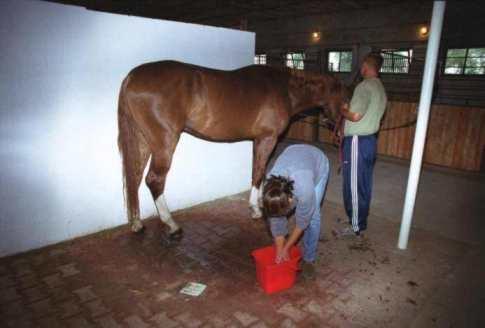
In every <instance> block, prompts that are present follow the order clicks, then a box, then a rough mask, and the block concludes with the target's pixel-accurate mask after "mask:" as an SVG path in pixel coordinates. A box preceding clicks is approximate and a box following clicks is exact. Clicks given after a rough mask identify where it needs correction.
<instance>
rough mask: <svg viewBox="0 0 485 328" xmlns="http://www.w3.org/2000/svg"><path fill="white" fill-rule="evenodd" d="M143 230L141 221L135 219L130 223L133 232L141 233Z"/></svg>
mask: <svg viewBox="0 0 485 328" xmlns="http://www.w3.org/2000/svg"><path fill="white" fill-rule="evenodd" d="M144 230H145V227H144V226H143V223H141V221H135V222H133V223H132V224H131V231H133V232H134V233H141V232H143V231H144Z"/></svg>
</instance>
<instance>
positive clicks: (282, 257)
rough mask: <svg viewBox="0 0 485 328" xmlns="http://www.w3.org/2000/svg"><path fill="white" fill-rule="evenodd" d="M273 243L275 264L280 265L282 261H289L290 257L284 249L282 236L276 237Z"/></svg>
mask: <svg viewBox="0 0 485 328" xmlns="http://www.w3.org/2000/svg"><path fill="white" fill-rule="evenodd" d="M274 243H275V248H276V257H275V263H276V264H280V263H282V262H284V261H288V260H289V259H290V256H289V254H288V248H286V247H285V243H286V240H285V237H283V236H278V237H276V238H275V240H274Z"/></svg>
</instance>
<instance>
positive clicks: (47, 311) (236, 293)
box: [0, 194, 483, 328]
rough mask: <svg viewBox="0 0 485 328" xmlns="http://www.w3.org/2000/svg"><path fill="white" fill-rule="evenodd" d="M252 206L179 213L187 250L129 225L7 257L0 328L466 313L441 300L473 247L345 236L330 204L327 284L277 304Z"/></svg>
mask: <svg viewBox="0 0 485 328" xmlns="http://www.w3.org/2000/svg"><path fill="white" fill-rule="evenodd" d="M246 199H247V194H242V195H236V196H233V197H229V198H225V199H223V200H218V201H214V202H210V203H206V204H203V205H200V206H196V207H194V208H191V209H188V210H183V211H179V212H177V213H175V214H174V217H175V218H176V219H177V220H178V221H179V222H180V224H181V225H182V227H183V228H184V231H185V235H184V238H183V240H182V241H181V242H180V243H179V244H177V245H169V246H168V245H166V244H164V243H162V242H161V240H162V238H161V231H162V225H161V223H160V222H159V220H158V219H149V220H146V221H145V225H146V229H145V231H144V233H142V234H133V233H131V232H130V231H129V229H128V227H127V226H123V227H120V228H116V229H113V230H109V231H105V232H101V233H98V234H95V235H92V236H88V237H84V238H80V239H76V240H73V241H69V242H65V243H61V244H58V245H55V246H51V247H47V248H43V249H39V250H35V251H32V252H29V253H25V254H21V255H17V256H12V257H8V258H3V259H0V322H1V324H0V326H2V327H15V328H21V327H103V328H116V327H129V328H143V327H168V328H171V327H409V326H411V325H412V324H413V322H415V319H416V318H420V326H422V327H434V326H435V327H450V326H453V324H457V323H459V320H460V319H459V318H458V319H457V318H456V317H454V318H453V317H452V318H449V317H447V318H446V320H447V321H446V322H444V323H443V322H442V321H440V320H443V318H444V317H443V316H442V315H440V313H439V312H437V311H438V310H440V309H441V312H443V311H442V310H443V309H442V308H440V307H438V305H439V302H436V300H434V301H433V295H436V292H437V291H443V290H442V286H444V285H445V286H446V284H448V285H449V284H450V281H451V280H453V277H454V274H455V271H456V269H457V267H459V264H460V260H461V259H462V258H463V257H464V256H465V255H466V254H469V252H471V251H476V250H474V249H473V247H472V246H470V245H466V244H462V243H459V242H454V241H451V240H448V239H444V238H441V237H438V236H436V235H433V234H432V233H429V232H424V231H414V232H413V243H412V244H411V247H410V249H409V250H408V251H405V252H403V251H398V250H397V249H396V238H397V229H398V227H397V225H396V224H395V223H391V222H390V221H387V220H385V219H382V218H376V217H371V218H370V221H369V222H370V224H369V226H370V228H369V233H368V234H367V235H366V237H365V238H363V239H349V240H346V239H335V238H334V237H333V236H332V234H331V233H329V231H330V229H331V228H332V227H333V226H335V225H338V222H337V220H336V218H338V217H342V212H341V209H340V208H339V207H338V206H336V205H334V204H328V203H326V204H325V206H324V209H323V216H324V222H325V223H324V226H325V229H326V233H325V237H326V238H325V239H324V240H322V241H321V242H320V244H319V252H320V256H319V262H318V264H317V268H318V269H317V272H318V277H317V279H316V280H314V281H310V282H308V281H301V280H298V281H297V283H296V285H295V286H294V287H293V288H291V289H289V290H287V291H283V292H280V293H277V294H274V295H271V296H268V295H266V294H264V292H263V291H262V290H261V288H260V287H259V286H258V284H257V281H256V277H255V267H254V263H253V259H252V258H251V255H250V253H251V251H252V250H254V249H256V248H259V247H262V246H266V245H269V244H270V243H271V238H270V237H269V235H268V231H267V228H266V225H265V224H264V222H263V221H262V220H251V219H249V217H250V216H249V210H248V208H247V201H246ZM188 282H200V283H203V284H205V285H207V288H206V290H205V291H204V292H203V294H202V295H201V296H198V297H192V296H187V295H184V294H181V293H180V289H181V288H182V287H183V286H184V285H185V284H187V283H188ZM482 295H483V294H482ZM433 304H437V305H435V306H434V305H433ZM476 305H477V304H476V303H474V304H473V306H476ZM423 308H427V309H428V313H427V315H425V316H423V315H420V311H421V309H423ZM445 308H446V307H445ZM433 311H434V312H433ZM433 313H435V314H433ZM457 320H458V321H457ZM476 322H477V324H479V321H476ZM458 326H459V325H454V327H458Z"/></svg>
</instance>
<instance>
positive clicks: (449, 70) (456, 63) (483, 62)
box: [445, 48, 485, 75]
mask: <svg viewBox="0 0 485 328" xmlns="http://www.w3.org/2000/svg"><path fill="white" fill-rule="evenodd" d="M445 74H465V75H483V74H485V48H461V49H448V51H447V53H446V63H445Z"/></svg>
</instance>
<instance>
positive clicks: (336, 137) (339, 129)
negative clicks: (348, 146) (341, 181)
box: [333, 115, 344, 174]
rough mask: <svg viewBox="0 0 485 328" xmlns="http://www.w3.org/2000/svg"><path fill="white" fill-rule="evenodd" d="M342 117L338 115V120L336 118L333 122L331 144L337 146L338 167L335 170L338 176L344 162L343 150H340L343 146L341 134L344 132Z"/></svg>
mask: <svg viewBox="0 0 485 328" xmlns="http://www.w3.org/2000/svg"><path fill="white" fill-rule="evenodd" d="M343 118H344V117H343V116H342V115H339V116H338V118H337V121H336V122H335V125H334V127H333V142H334V143H335V144H337V146H338V153H339V165H338V169H337V174H340V172H341V171H342V163H343V160H344V154H343V148H342V144H343V140H344V138H343V132H344V129H343V128H344V125H343V121H344V120H343Z"/></svg>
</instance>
